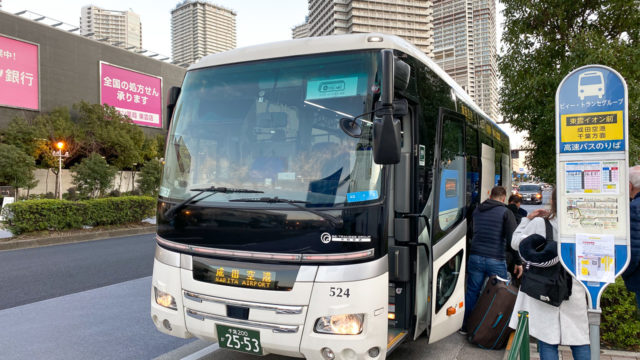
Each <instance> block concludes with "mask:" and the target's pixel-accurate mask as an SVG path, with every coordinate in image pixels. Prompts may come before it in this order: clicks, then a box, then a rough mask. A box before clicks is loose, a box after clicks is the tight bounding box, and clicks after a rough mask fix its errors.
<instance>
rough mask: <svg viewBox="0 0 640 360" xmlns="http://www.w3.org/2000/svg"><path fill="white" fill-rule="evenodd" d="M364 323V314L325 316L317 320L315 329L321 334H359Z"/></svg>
mask: <svg viewBox="0 0 640 360" xmlns="http://www.w3.org/2000/svg"><path fill="white" fill-rule="evenodd" d="M363 323H364V314H344V315H333V316H324V317H321V318H319V319H318V320H316V326H315V327H314V329H313V330H314V331H315V332H317V333H321V334H337V335H358V334H360V333H361V332H362V324H363Z"/></svg>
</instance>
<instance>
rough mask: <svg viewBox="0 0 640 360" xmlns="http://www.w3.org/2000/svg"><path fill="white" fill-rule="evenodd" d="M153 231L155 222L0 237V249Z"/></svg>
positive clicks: (14, 248) (66, 242)
mask: <svg viewBox="0 0 640 360" xmlns="http://www.w3.org/2000/svg"><path fill="white" fill-rule="evenodd" d="M155 232H156V225H155V224H147V225H140V226H135V227H121V228H107V229H91V230H70V231H64V232H55V233H51V234H47V235H41V236H33V237H30V236H28V237H18V238H17V239H14V238H6V239H0V251H3V250H16V249H26V248H33V247H39V246H48V245H58V244H69V243H76V242H82V241H91V240H103V239H108V238H112V237H122V236H130V235H141V234H153V233H155Z"/></svg>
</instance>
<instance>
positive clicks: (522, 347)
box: [508, 311, 530, 360]
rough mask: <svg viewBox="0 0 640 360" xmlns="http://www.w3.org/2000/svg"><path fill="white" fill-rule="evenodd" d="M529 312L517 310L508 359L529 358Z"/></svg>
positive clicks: (521, 359)
mask: <svg viewBox="0 0 640 360" xmlns="http://www.w3.org/2000/svg"><path fill="white" fill-rule="evenodd" d="M529 356H530V353H529V313H528V312H526V311H520V312H518V327H517V328H516V334H515V335H514V336H513V343H512V344H511V351H509V358H508V360H516V359H518V357H519V358H520V360H529Z"/></svg>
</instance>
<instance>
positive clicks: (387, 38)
mask: <svg viewBox="0 0 640 360" xmlns="http://www.w3.org/2000/svg"><path fill="white" fill-rule="evenodd" d="M376 39H379V40H378V41H375V40H376ZM368 49H394V50H399V51H402V52H404V53H405V54H408V55H411V56H413V57H415V58H416V59H419V60H420V61H422V62H423V63H424V64H426V65H427V66H428V67H429V68H430V69H431V70H432V71H433V72H435V73H436V74H437V75H438V76H439V77H440V78H442V79H443V80H444V81H445V82H446V83H447V84H448V85H449V86H451V88H452V89H454V91H455V92H456V95H457V96H458V97H459V98H461V99H462V100H464V101H465V102H466V103H467V104H468V105H469V106H471V107H472V109H473V110H474V111H476V112H477V113H478V114H480V115H482V116H483V117H484V118H486V119H489V121H491V122H492V124H493V126H494V127H495V128H496V129H498V130H499V131H500V132H501V133H502V134H504V135H505V136H506V137H507V138H508V136H507V135H506V133H505V132H504V131H502V129H500V127H498V126H497V125H496V124H495V122H494V121H493V119H491V118H489V116H487V114H485V113H484V111H482V109H480V107H479V106H478V105H476V103H475V102H474V101H473V100H472V99H471V96H469V94H467V92H466V91H464V90H463V89H462V87H460V85H458V83H456V82H455V80H453V79H452V78H451V77H450V76H449V75H448V74H447V73H446V72H445V71H444V70H442V68H441V67H440V66H438V65H437V64H436V63H435V62H434V61H433V60H432V59H431V58H430V57H428V56H427V55H426V54H425V53H424V52H422V51H421V50H420V49H418V48H416V47H415V46H413V45H412V44H410V43H409V42H407V41H406V40H404V39H402V38H400V37H398V36H395V35H389V34H381V33H367V34H347V35H330V36H321V37H308V38H302V39H294V40H285V41H278V42H272V43H266V44H259V45H253V46H247V47H241V48H236V49H233V50H229V51H225V52H222V53H216V54H211V55H207V56H205V57H203V58H202V59H200V61H198V62H196V63H195V64H193V65H191V66H190V67H189V70H195V69H201V68H206V67H211V66H218V65H226V64H235V63H242V62H248V61H257V60H264V59H276V58H283V57H290V56H300V55H311V54H324V53H331V52H339V51H349V50H368Z"/></svg>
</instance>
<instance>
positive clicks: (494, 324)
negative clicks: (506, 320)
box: [491, 313, 504, 329]
mask: <svg viewBox="0 0 640 360" xmlns="http://www.w3.org/2000/svg"><path fill="white" fill-rule="evenodd" d="M503 317H504V314H503V313H499V314H498V317H497V318H496V322H495V323H493V325H492V326H491V328H492V329H495V328H496V326H498V324H499V323H500V320H502V318H503Z"/></svg>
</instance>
